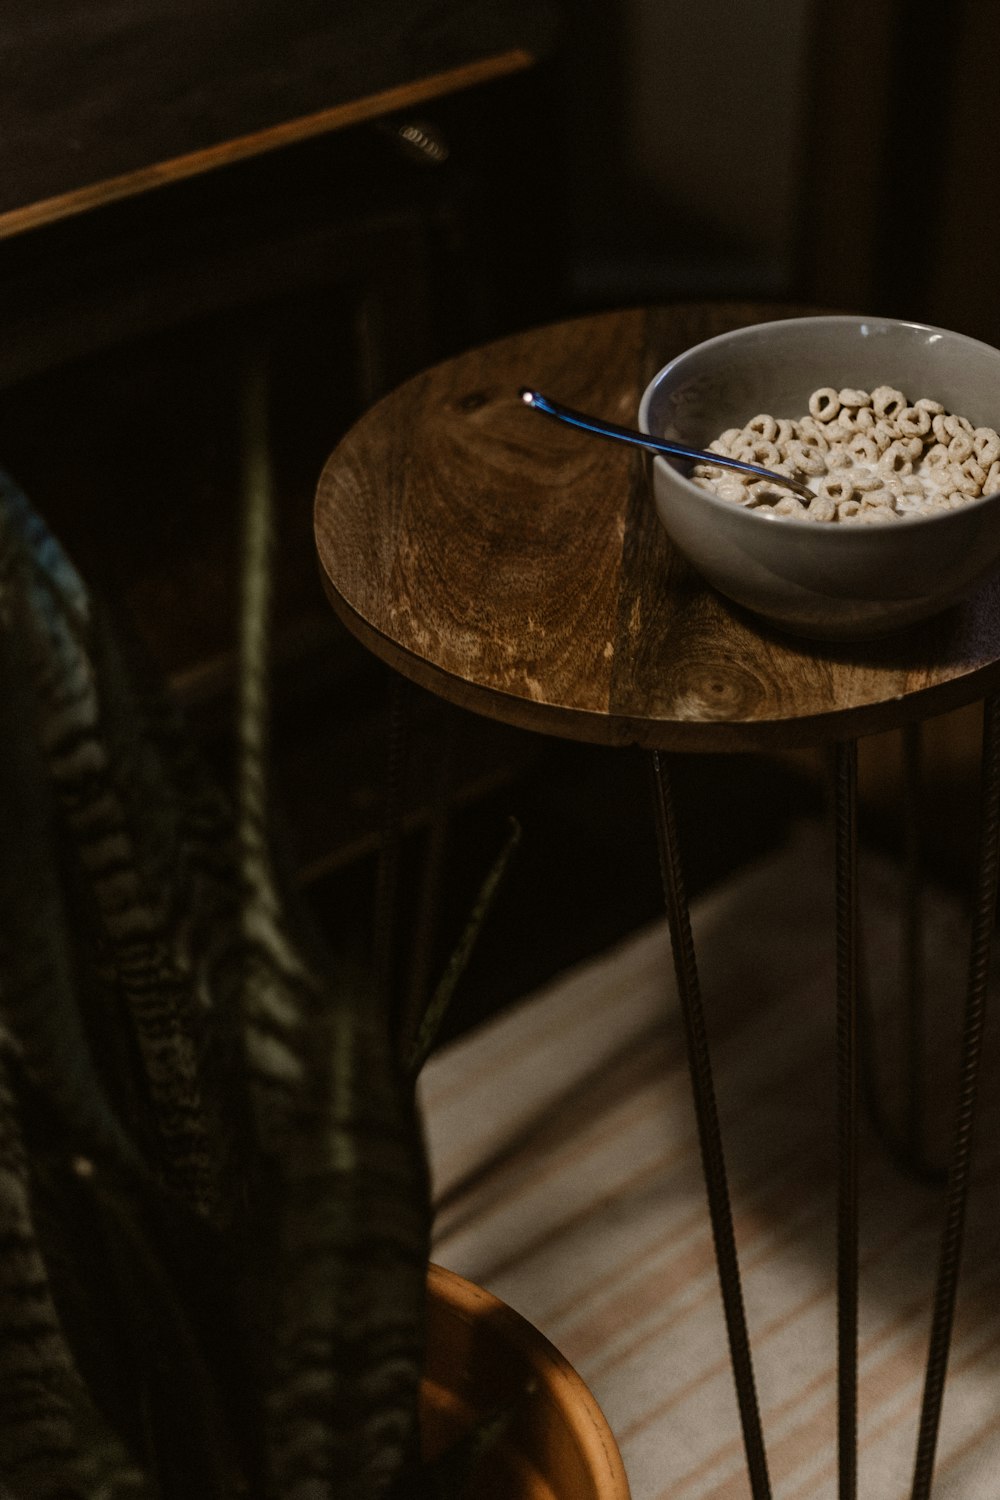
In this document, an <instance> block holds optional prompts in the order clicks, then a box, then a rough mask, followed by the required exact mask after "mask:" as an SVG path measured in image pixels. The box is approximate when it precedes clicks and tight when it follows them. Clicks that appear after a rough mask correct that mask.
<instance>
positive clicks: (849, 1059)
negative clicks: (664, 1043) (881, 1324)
mask: <svg viewBox="0 0 1000 1500" xmlns="http://www.w3.org/2000/svg"><path fill="white" fill-rule="evenodd" d="M857 790H858V747H857V741H856V740H846V741H844V742H842V743H841V744H838V746H837V752H836V770H835V801H834V818H835V825H836V854H835V861H836V872H835V878H836V915H837V923H836V929H837V935H836V945H837V1471H838V1476H839V1480H838V1495H839V1500H855V1496H856V1495H857V1490H858V836H857Z"/></svg>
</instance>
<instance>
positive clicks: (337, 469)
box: [315, 304, 1000, 751]
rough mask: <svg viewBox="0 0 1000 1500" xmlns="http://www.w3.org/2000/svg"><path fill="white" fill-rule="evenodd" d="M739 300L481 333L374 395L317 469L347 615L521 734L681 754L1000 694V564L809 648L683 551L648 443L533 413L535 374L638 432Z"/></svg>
mask: <svg viewBox="0 0 1000 1500" xmlns="http://www.w3.org/2000/svg"><path fill="white" fill-rule="evenodd" d="M776 316H781V310H779V309H775V308H771V307H766V306H760V305H757V306H751V305H747V304H740V305H733V304H728V305H726V304H709V305H692V304H682V305H678V306H675V307H663V308H647V309H635V310H631V311H623V312H610V313H601V314H598V315H596V316H591V317H586V318H580V319H575V320H573V321H570V322H565V323H560V324H556V325H553V326H551V327H547V328H541V329H537V330H533V331H531V332H528V333H523V334H518V335H516V336H515V337H512V338H507V339H503V340H501V341H499V342H497V343H494V344H490V345H486V346H484V347H482V348H478V349H473V350H471V351H470V352H468V353H467V354H463V355H461V356H459V357H458V358H456V359H452V360H449V361H447V362H446V363H444V364H441V365H438V366H436V367H435V368H433V369H431V370H428V371H426V372H425V373H423V374H421V375H418V376H416V377H415V378H414V379H412V380H410V381H408V382H407V383H406V384H405V385H403V386H402V387H400V388H399V389H398V390H396V391H394V392H393V393H392V394H391V395H389V396H387V397H386V398H385V399H383V400H382V401H381V402H379V403H378V405H376V406H375V407H373V408H372V410H371V411H369V412H368V413H367V414H366V415H365V416H364V417H363V418H362V419H361V421H359V422H358V423H357V425H356V426H355V427H354V428H352V430H351V431H350V432H349V433H348V434H347V436H346V437H345V438H344V440H343V441H342V442H341V443H340V445H339V446H338V447H337V449H336V450H335V452H334V453H333V454H332V456H331V458H330V459H329V461H328V463H327V465H326V468H325V469H324V471H323V475H322V478H321V480H320V484H319V490H318V494H317V499H316V513H315V523H316V543H317V548H318V553H319V559H320V563H321V567H322V575H323V581H324V585H325V587H326V590H327V593H328V595H329V598H330V600H331V602H332V604H333V606H334V608H335V609H336V610H337V612H338V614H339V615H340V616H341V618H342V619H343V620H344V622H345V623H346V624H347V626H348V627H349V628H350V629H351V630H352V631H353V632H354V634H355V635H357V636H358V637H359V638H360V639H361V640H362V641H363V642H365V644H366V645H368V646H369V647H370V648H371V650H372V651H374V652H375V653H376V654H377V655H378V656H380V657H381V658H382V659H383V660H384V661H386V662H388V663H389V664H390V665H391V666H393V667H395V668H396V669H397V670H398V671H399V672H401V673H403V675H404V676H407V677H409V678H411V679H413V680H414V681H416V682H418V683H420V684H421V685H423V686H424V687H426V688H429V689H430V690H431V691H433V692H435V693H438V694H439V695H440V696H442V697H444V698H447V699H450V700H451V701H452V702H455V703H458V704H461V705H463V706H465V707H467V708H469V709H473V710H475V711H477V712H479V713H482V714H486V715H488V716H490V717H492V718H496V719H501V720H504V721H505V722H507V723H510V724H515V725H518V726H521V727H524V728H529V729H536V730H541V731H544V732H547V733H550V734H557V735H562V736H565V737H566V738H570V739H581V740H590V741H596V742H599V743H604V744H639V745H643V746H647V747H649V748H658V749H668V750H692V751H693V750H698V751H701V750H726V751H730V750H751V749H767V748H777V747H779V746H788V745H808V744H816V743H820V742H822V741H827V740H833V739H843V738H848V737H851V736H854V735H861V734H867V733H873V732H875V731H877V730H883V729H888V728H892V727H894V726H896V725H898V724H902V723H904V722H906V721H908V720H913V719H918V718H924V717H928V716H930V715H932V714H935V713H940V712H943V711H944V710H946V709H948V708H952V707H957V706H959V705H960V704H963V703H968V702H972V701H975V700H976V699H978V698H981V697H984V696H985V695H986V694H987V693H988V692H991V691H993V690H995V689H996V688H997V687H998V686H1000V579H994V580H991V581H990V583H989V584H987V585H986V586H985V587H984V588H983V589H982V590H981V591H980V592H979V593H978V594H976V595H975V596H974V597H973V598H971V599H970V600H968V601H967V602H966V603H965V604H963V605H961V606H959V607H957V608H955V609H952V610H950V611H948V612H947V613H946V614H944V615H941V616H939V617H938V618H937V619H935V620H932V621H929V622H928V623H926V624H924V625H920V626H916V627H913V628H911V629H909V630H907V631H905V632H901V633H898V634H895V635H891V636H887V637H883V638H882V639H880V640H877V641H870V642H863V643H854V642H849V643H842V642H837V643H835V644H826V643H815V642H809V641H803V640H798V639H795V638H793V637H792V636H789V635H785V634H782V633H779V632H778V631H777V630H772V629H770V628H769V627H768V626H766V625H764V624H762V623H761V622H760V621H759V620H756V619H755V618H754V617H753V616H752V615H750V614H749V613H747V612H746V611H744V610H742V609H740V608H738V607H737V606H735V605H731V604H729V603H727V601H726V600H724V599H722V598H721V597H720V596H719V595H718V594H716V593H715V592H714V590H712V589H710V588H709V587H708V586H707V585H706V584H704V583H703V582H702V581H701V579H700V578H699V577H698V575H697V574H696V573H695V572H694V571H693V570H692V569H691V567H690V566H689V565H688V564H687V563H686V562H685V561H684V560H683V559H682V558H681V557H680V556H679V555H678V554H677V553H676V552H675V551H674V550H673V549H672V547H671V545H670V542H669V540H668V538H667V536H666V534H665V533H664V531H663V528H662V527H661V526H660V523H659V521H658V520H657V517H656V513H655V511H654V508H653V504H652V500H651V498H650V496H649V494H648V492H647V487H646V482H645V477H644V469H643V461H642V456H641V455H640V454H639V453H638V452H637V451H635V450H631V449H628V448H625V447H623V446H620V445H618V444H613V443H608V442H602V441H600V440H599V439H596V438H591V437H587V436H585V435H583V434H581V433H578V432H575V431H572V430H570V429H565V428H562V427H560V426H559V425H558V424H557V423H554V422H552V421H550V420H547V419H546V418H544V417H541V416H539V415H538V414H537V413H535V412H532V411H530V410H529V409H528V408H527V407H526V406H525V405H524V403H523V402H522V401H521V400H520V398H519V396H518V390H519V388H520V387H521V386H523V385H530V386H534V387H537V388H538V389H540V390H542V391H544V392H545V393H546V394H548V395H551V396H552V397H553V398H554V399H556V400H560V401H564V402H566V403H567V404H568V405H571V406H576V407H578V408H581V409H582V410H584V411H591V412H594V413H595V414H599V415H602V416H606V417H610V418H611V419H612V420H615V421H619V422H625V423H629V424H633V425H634V422H635V419H636V413H637V410H638V405H639V397H640V395H641V392H642V390H643V388H644V387H645V385H646V383H647V382H648V380H649V379H650V378H651V377H652V376H653V375H654V374H655V373H656V371H657V370H658V369H659V368H660V367H661V366H662V365H664V364H665V363H666V362H667V361H668V360H669V359H671V358H672V357H673V356H674V355H675V354H677V353H679V352H681V351H682V350H683V349H685V348H688V347H689V346H690V345H692V344H695V343H698V342H699V341H700V340H701V339H704V338H708V337H711V336H712V335H713V334H716V333H721V332H723V331H725V330H726V329H729V328H735V327H738V326H740V325H743V324H746V323H753V322H760V321H764V320H766V319H768V318H773V317H776Z"/></svg>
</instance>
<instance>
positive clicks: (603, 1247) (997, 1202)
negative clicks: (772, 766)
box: [421, 824, 1000, 1500]
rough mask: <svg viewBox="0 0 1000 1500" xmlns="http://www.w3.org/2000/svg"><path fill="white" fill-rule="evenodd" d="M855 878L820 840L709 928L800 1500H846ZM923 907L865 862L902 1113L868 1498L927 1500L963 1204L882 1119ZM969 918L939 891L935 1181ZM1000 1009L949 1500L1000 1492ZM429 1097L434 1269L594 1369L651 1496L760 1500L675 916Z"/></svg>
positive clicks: (873, 1296)
mask: <svg viewBox="0 0 1000 1500" xmlns="http://www.w3.org/2000/svg"><path fill="white" fill-rule="evenodd" d="M832 869H833V862H832V851H831V849H830V847H829V845H828V842H827V839H826V836H825V834H824V832H823V831H822V830H821V829H819V828H817V827H816V826H814V825H811V824H810V825H803V826H802V827H800V828H797V829H796V830H795V831H794V834H793V836H792V837H791V838H790V840H789V842H788V844H787V846H786V847H784V848H783V849H782V850H781V851H780V852H779V853H778V854H776V855H774V856H772V857H769V858H768V859H767V860H766V861H763V862H761V863H760V864H759V865H756V866H753V867H750V868H749V869H747V870H745V871H743V872H742V873H740V874H738V875H737V876H735V877H733V878H732V879H731V880H730V881H728V882H727V883H726V884H724V885H722V886H720V887H718V888H716V889H715V890H713V891H712V892H710V893H709V894H707V895H706V896H704V897H703V898H701V899H700V900H699V901H698V902H697V903H696V905H695V907H694V909H693V912H692V920H693V927H694V933H695V941H696V945H697V949H698V960H699V968H700V974H701V985H702V991H703V994H704V999H705V1005H706V1011H707V1015H708V1024H709V1028H710V1033H711V1043H712V1055H713V1062H714V1067H715V1082H716V1092H717V1096H718V1101H719V1109H720V1115H721V1120H722V1129H723V1136H724V1141H725V1148H726V1154H727V1165H728V1169H729V1175H730V1185H731V1189H732V1196H733V1209H734V1218H735V1229H736V1236H737V1243H738V1246H739V1252H740V1258H741V1268H742V1272H743V1286H744V1296H745V1302H746V1309H747V1318H748V1322H749V1327H750V1333H751V1340H752V1344H753V1350H754V1360H755V1371H756V1378H757V1385H758V1393H759V1399H760V1406H761V1412H762V1417H763V1423H764V1432H765V1439H766V1442H767V1446H768V1459H769V1465H770V1471H771V1477H772V1484H773V1489H774V1494H775V1500H829V1497H832V1496H833V1495H834V1494H835V1493H836V1449H835V1443H836V1362H835V1326H836V1321H835V1320H836V1306H835V1283H834V1265H835V1244H836V1241H835V1234H836V1212H835V1191H836V1190H835V1174H836V1139H835V1032H834V1015H835V943H834V934H833V912H834V892H833V875H832ZM900 889H901V879H900V875H899V871H898V870H897V869H896V868H895V866H894V865H893V864H892V863H891V862H890V861H888V860H886V859H885V858H883V857H880V856H870V857H868V856H863V857H862V860H861V909H862V934H863V935H862V946H863V951H864V971H865V976H866V977H865V993H866V996H867V1001H866V1008H867V1012H868V1015H869V1024H868V1026H867V1027H866V1030H867V1032H868V1034H869V1045H868V1046H867V1047H866V1049H865V1056H866V1078H867V1080H868V1082H869V1083H870V1085H871V1087H870V1092H871V1094H872V1097H873V1099H874V1100H875V1103H876V1113H875V1114H873V1113H871V1112H870V1113H869V1114H868V1115H867V1116H866V1118H865V1120H864V1122H863V1126H862V1139H861V1156H860V1182H861V1253H860V1261H861V1315H860V1316H861V1324H860V1341H859V1348H860V1403H859V1404H860V1412H859V1430H860V1460H859V1465H860V1468H859V1474H860V1482H859V1493H860V1494H861V1495H862V1496H864V1497H866V1500H897V1497H898V1500H905V1497H906V1496H907V1495H908V1494H909V1484H910V1479H911V1474H912V1465H913V1449H914V1444H915V1437H916V1423H917V1415H918V1411H919V1404H920V1396H921V1388H922V1378H923V1366H924V1359H925V1355H926V1347H927V1338H928V1331H929V1312H930V1297H931V1289H932V1285H933V1278H934V1272H935V1266H936V1261H937V1253H938V1243H939V1239H940V1232H941V1222H942V1205H943V1194H942V1189H941V1187H940V1186H938V1185H935V1184H934V1183H930V1184H927V1183H925V1182H921V1181H918V1180H916V1179H915V1178H914V1177H913V1176H908V1175H906V1174H905V1173H903V1172H901V1171H900V1170H899V1169H898V1168H897V1167H896V1166H894V1165H893V1161H892V1159H891V1158H892V1152H891V1149H889V1147H888V1146H887V1139H886V1135H885V1129H884V1128H881V1129H877V1128H875V1123H874V1122H875V1120H876V1116H877V1114H878V1113H882V1114H885V1115H887V1116H888V1117H889V1119H890V1120H893V1119H903V1118H905V1116H906V1108H907V1104H906V1099H907V1084H906V1077H905V1069H903V1068H902V1067H901V1066H899V1059H900V1058H901V1057H902V1056H905V1048H906V1045H907V1024H906V1017H905V1007H904V1006H903V1005H902V1003H901V999H900V996H901V993H902V982H901V977H900V976H901V969H902V963H901V952H902V946H903V945H902V941H901V933H902V930H903V926H902V922H901V917H900V905H901V903H900ZM968 926H969V924H968V920H967V918H966V916H965V915H964V914H963V913H962V912H961V911H960V910H959V909H958V907H957V906H956V904H955V903H954V902H953V901H952V900H951V899H950V898H949V897H947V896H946V895H945V894H944V893H942V892H941V891H940V890H936V889H930V890H927V891H926V892H925V893H924V897H923V903H922V912H921V929H922V932H923V937H924V950H925V994H926V1005H925V1012H926V1014H925V1037H924V1049H925V1083H926V1101H925V1108H924V1109H923V1111H922V1115H921V1118H922V1122H923V1126H922V1128H923V1130H924V1132H925V1134H926V1150H927V1154H928V1156H929V1157H930V1158H931V1159H932V1160H934V1161H942V1160H944V1158H945V1157H946V1155H947V1151H948V1146H949V1140H950V1136H951V1133H952V1124H951V1121H952V1117H953V1113H954V1106H955V1093H956V1090H955V1082H956V1076H957V1070H958V1061H959V1045H960V1027H961V1016H962V1009H963V1005H964V995H965V985H966V969H967V965H968V942H969V938H968ZM996 967H997V965H996V963H995V964H994V969H996ZM993 989H994V992H995V990H996V986H995V985H994V986H993ZM995 998H996V996H995V993H994V994H993V996H992V999H991V1014H990V1021H989V1024H988V1028H987V1045H986V1056H985V1060H984V1076H983V1087H982V1095H981V1106H980V1113H979V1118H978V1123H977V1131H976V1154H975V1167H974V1174H973V1182H972V1190H971V1197H970V1203H969V1215H968V1224H967V1233H966V1243H965V1254H964V1261H963V1270H962V1279H961V1284H960V1289H959V1296H958V1306H957V1309H956V1317H955V1330H954V1339H953V1343H952V1349H951V1359H950V1365H949V1378H948V1385H947V1389H946V1396H945V1404H944V1413H943V1419H942V1424H941V1432H940V1441H939V1447H938V1467H937V1477H936V1482H935V1489H934V1495H935V1500H997V1496H998V1495H1000V1212H998V1208H1000V1194H998V1181H1000V1087H998V1084H1000V1018H998V1017H997V1016H996V1015H995V1009H996V1006H995V1004H994V1003H993V1001H995ZM421 1101H422V1107H423V1110H424V1116H425V1127H426V1133H427V1140H428V1149H429V1153H430V1158H431V1168H432V1178H433V1183H434V1192H435V1201H436V1225H435V1245H434V1258H435V1259H436V1260H438V1261H439V1262H441V1263H442V1264H444V1265H446V1266H449V1267H451V1268H452V1269H453V1270H455V1271H458V1272H460V1273H461V1274H462V1275H464V1276H467V1277H470V1278H471V1279H472V1280H474V1281H477V1282H479V1283H481V1284H482V1285H484V1286H486V1287H488V1288H489V1289H490V1290H491V1291H493V1292H495V1293H496V1294H497V1295H498V1296H500V1297H502V1298H503V1299H504V1300H505V1301H507V1302H509V1303H510V1304H511V1305H512V1306H514V1307H515V1308H517V1309H518V1311H520V1312H521V1313H523V1314H524V1315H525V1316H526V1317H527V1318H529V1319H530V1320H531V1321H532V1322H533V1323H534V1324H536V1326H537V1327H539V1328H540V1329H541V1330H542V1331H543V1332H544V1333H545V1334H546V1335H547V1336H548V1337H549V1338H550V1339H551V1340H552V1342H553V1343H554V1344H555V1345H556V1346H557V1347H558V1348H559V1349H561V1350H562V1352H563V1353H564V1354H565V1355H566V1357H567V1358H568V1359H569V1360H570V1361H571V1362H572V1363H573V1364H574V1365H575V1366H576V1368H577V1369H578V1370H579V1371H580V1373H581V1375H582V1376H583V1377H584V1379H585V1380H586V1381H587V1383H588V1385H589V1386H590V1387H591V1389H592V1390H593V1392H594V1394H595V1396H596V1397H597V1399H598V1401H599V1402H600V1404H601V1407H602V1408H603V1410H604V1412H605V1414H606V1416H607V1418H608V1421H609V1423H610V1425H611V1427H612V1429H613V1431H614V1433H615V1435H616V1437H617V1439H618V1442H619V1445H620V1447H621V1450H622V1454H623V1458H624V1461H625V1465H626V1469H627V1471H628V1475H629V1480H630V1484H631V1487H632V1493H633V1497H634V1500H746V1497H748V1496H749V1494H750V1489H749V1484H748V1481H747V1479H746V1476H745V1471H744V1466H743V1454H742V1442H741V1437H740V1429H739V1422H738V1417H737V1409H736V1400H735V1395H734V1391H733V1384H732V1378H731V1375H730V1369H729V1360H728V1354H727V1342H726V1334H725V1326H724V1322H723V1317H722V1311H721V1304H720V1301H719V1294H718V1284H717V1278H716V1272H715V1263H714V1257H713V1251H712V1241H711V1232H710V1227H709V1222H708V1216H707V1212H706V1203H705V1195H704V1189H703V1186H702V1178H701V1171H700V1161H699V1151H698V1144H697V1137H696V1132H695V1126H694V1119H693V1112H692V1106H691V1099H690V1090H689V1085H688V1079H687V1072H686V1065H685V1058H684V1043H683V1033H682V1024H681V1017H680V1014H679V1010H678V1005H677V1000H676V990H675V986H674V980H673V970H672V963H671V958H670V946H669V938H668V935H667V932H666V927H665V923H661V922H657V923H655V924H653V925H651V926H649V927H646V928H644V929H642V930H640V931H638V932H637V933H635V934H634V935H633V936H632V937H630V938H628V939H627V940H626V941H625V942H623V943H621V944H620V945H619V946H617V947H615V948H614V949H613V950H612V951H610V952H607V953H604V954H602V955H600V956H599V957H597V958H595V959H593V960H592V961H590V962H587V963H585V964H583V965H582V966H580V967H579V968H577V969H575V970H573V971H571V972H568V973H566V974H564V975H562V976H560V977H559V978H557V979H556V980H555V981H554V982H552V983H550V984H548V985H546V986H545V987H544V989H542V990H541V991H539V992H538V993H536V994H533V995H531V996H529V997H527V998H526V999H524V1000H523V1001H521V1002H520V1003H518V1004H517V1005H516V1006H515V1007H513V1008H512V1009H510V1010H508V1011H506V1012H504V1013H503V1014H502V1015H500V1016H499V1017H498V1018H496V1019H494V1020H492V1021H491V1022H488V1023H486V1024H485V1025H483V1026H482V1027H480V1028H479V1029H478V1030H476V1031H475V1032H473V1033H471V1034H469V1035H467V1036H465V1037H463V1038H462V1039H460V1040H459V1041H458V1042H456V1043H455V1044H453V1045H452V1046H451V1047H449V1048H448V1049H446V1050H445V1051H443V1052H442V1053H441V1054H439V1055H437V1056H435V1057H434V1058H433V1059H432V1060H431V1062H430V1063H429V1064H428V1067H427V1069H426V1070H425V1074H424V1077H423V1079H422V1082H421ZM888 1128H890V1129H893V1127H892V1126H890V1127H888Z"/></svg>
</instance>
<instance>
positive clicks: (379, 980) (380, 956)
mask: <svg viewBox="0 0 1000 1500" xmlns="http://www.w3.org/2000/svg"><path fill="white" fill-rule="evenodd" d="M409 707H410V685H409V683H408V682H407V681H406V679H405V678H404V677H400V676H398V674H397V673H395V672H393V673H392V675H391V677H390V679H389V703H388V721H389V722H388V734H387V739H388V744H387V747H386V774H385V801H384V804H383V811H382V838H381V843H380V847H379V861H378V875H377V879H376V886H375V915H374V922H373V927H374V932H373V941H374V945H375V955H374V964H373V968H374V975H375V993H376V995H377V997H378V999H379V1000H380V1001H381V1002H382V1004H384V1005H387V1006H391V1005H393V1001H394V996H393V986H394V981H395V969H396V956H397V953H396V949H397V942H398V931H397V928H398V907H399V866H400V860H401V857H402V843H403V832H402V829H403V793H404V782H405V777H406V762H407V752H408V750H409V739H410V735H409V728H410V715H409ZM394 1019H397V1018H396V1017H394Z"/></svg>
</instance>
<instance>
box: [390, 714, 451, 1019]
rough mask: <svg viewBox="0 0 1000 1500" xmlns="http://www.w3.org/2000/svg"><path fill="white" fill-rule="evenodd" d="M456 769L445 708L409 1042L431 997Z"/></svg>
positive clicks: (409, 1001)
mask: <svg viewBox="0 0 1000 1500" xmlns="http://www.w3.org/2000/svg"><path fill="white" fill-rule="evenodd" d="M454 767H455V714H454V712H453V711H452V710H451V708H450V707H449V706H447V705H446V706H445V708H444V714H443V719H442V722H441V740H440V753H439V757H438V763H437V769H436V773H435V778H434V790H433V800H432V803H431V809H430V820H429V824H428V828H427V843H426V847H425V850H424V867H423V877H422V881H421V886H420V897H419V906H418V909H417V915H416V922H415V930H414V939H413V951H412V953H411V955H410V975H409V980H408V983H407V987H406V998H405V1011H404V1014H403V1017H402V1025H401V1028H400V1034H401V1036H402V1037H403V1038H404V1039H407V1040H409V1039H412V1038H413V1037H415V1036H416V1034H417V1027H418V1025H419V1023H420V1017H421V1016H422V1015H423V1012H424V1007H425V1006H426V1004H427V1000H428V998H429V995H430V989H431V963H432V959H433V954H434V940H435V938H436V936H437V930H438V914H439V909H440V905H441V895H442V890H443V887H444V873H445V856H446V853H447V849H448V839H449V836H450V833H451V822H452V802H453V793H454V780H455V777H454Z"/></svg>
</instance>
